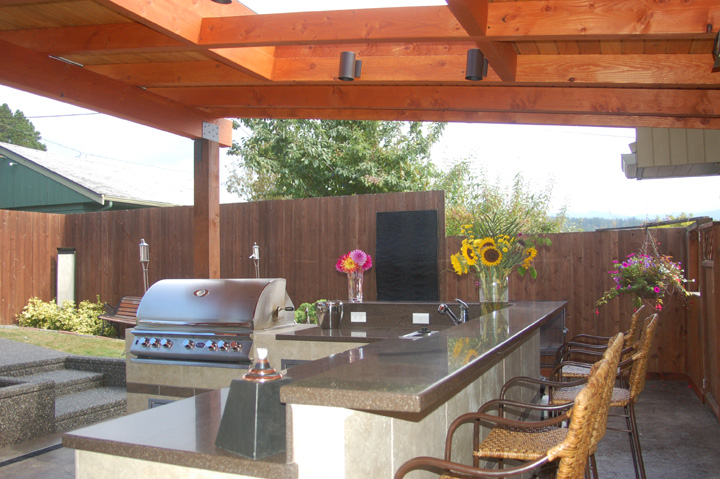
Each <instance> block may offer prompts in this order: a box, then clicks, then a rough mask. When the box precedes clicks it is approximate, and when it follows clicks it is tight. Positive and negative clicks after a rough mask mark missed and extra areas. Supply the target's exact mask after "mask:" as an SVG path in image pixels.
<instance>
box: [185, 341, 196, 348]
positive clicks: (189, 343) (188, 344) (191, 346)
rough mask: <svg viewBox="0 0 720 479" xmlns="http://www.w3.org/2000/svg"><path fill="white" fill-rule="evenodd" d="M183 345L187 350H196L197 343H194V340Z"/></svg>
mask: <svg viewBox="0 0 720 479" xmlns="http://www.w3.org/2000/svg"><path fill="white" fill-rule="evenodd" d="M182 345H183V348H185V349H195V341H193V340H192V339H186V340H185V341H183V343H182Z"/></svg>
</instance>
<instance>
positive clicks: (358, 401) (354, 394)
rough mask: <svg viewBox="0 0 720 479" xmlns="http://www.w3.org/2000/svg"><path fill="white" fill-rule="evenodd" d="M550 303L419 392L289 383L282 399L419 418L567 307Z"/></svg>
mask: <svg viewBox="0 0 720 479" xmlns="http://www.w3.org/2000/svg"><path fill="white" fill-rule="evenodd" d="M535 303H542V302H535ZM553 303H556V306H555V307H554V308H549V309H548V310H547V311H545V312H544V314H542V315H541V316H539V317H538V318H537V319H536V320H535V321H533V322H532V323H531V324H529V325H528V326H527V327H525V328H524V329H522V330H520V331H518V332H517V333H515V334H514V335H513V336H511V337H509V338H507V339H506V340H505V341H504V342H503V343H501V344H499V345H497V346H496V347H495V348H493V349H491V350H489V351H488V352H487V353H486V354H483V355H481V356H479V357H478V358H475V359H474V360H473V361H472V362H470V363H468V364H467V365H465V366H464V367H462V368H460V369H458V370H457V371H454V372H453V373H451V374H449V375H448V376H447V377H446V378H445V379H444V380H442V381H439V382H437V383H434V384H432V385H431V386H430V387H428V388H427V389H425V390H423V391H422V392H420V393H417V394H402V393H391V392H390V393H382V392H373V393H372V394H373V401H368V400H367V399H363V398H362V395H363V393H362V392H359V391H350V390H348V391H346V390H332V389H328V388H314V390H313V391H312V392H307V391H305V390H304V388H303V387H302V386H296V385H294V384H292V383H291V384H289V385H287V386H283V387H282V388H281V389H280V398H281V401H282V402H284V403H286V404H302V405H321V406H328V407H341V408H347V409H354V410H361V411H368V412H375V413H380V414H385V415H391V416H395V415H398V416H408V415H409V416H410V417H416V418H421V417H422V416H424V415H426V414H428V413H429V412H431V411H432V410H433V409H434V408H435V407H436V406H437V405H438V404H439V403H440V402H442V401H443V400H444V399H445V398H447V397H450V396H452V395H453V394H454V392H456V391H457V390H458V389H459V388H461V387H464V386H465V385H467V384H469V383H470V382H472V381H473V380H475V379H477V378H478V377H479V376H480V375H481V374H483V373H484V372H485V371H486V370H487V369H489V368H490V367H492V366H493V365H494V364H496V363H497V361H500V360H502V358H503V357H505V356H506V355H507V354H508V353H509V352H511V351H512V350H513V349H515V347H516V346H517V345H518V344H520V341H521V340H522V338H524V337H526V336H527V335H528V334H530V333H532V332H533V331H534V330H536V329H538V328H540V326H542V325H543V324H544V323H545V322H547V321H548V320H549V319H550V318H551V317H553V316H554V315H556V314H557V313H558V312H560V311H561V310H563V309H564V308H566V307H567V302H566V301H553ZM516 304H517V306H516V307H522V306H523V304H526V303H516ZM481 319H482V317H481V318H476V319H474V320H472V321H480V320H481ZM472 321H470V322H472ZM318 397H322V404H320V402H319V401H318V399H317V398H318ZM369 402H372V403H373V406H372V407H368V406H367V404H368V403H369Z"/></svg>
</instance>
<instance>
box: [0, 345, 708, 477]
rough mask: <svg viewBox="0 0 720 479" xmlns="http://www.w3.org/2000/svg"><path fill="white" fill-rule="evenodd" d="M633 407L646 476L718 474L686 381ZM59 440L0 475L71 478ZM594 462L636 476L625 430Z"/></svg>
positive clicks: (704, 415) (607, 473)
mask: <svg viewBox="0 0 720 479" xmlns="http://www.w3.org/2000/svg"><path fill="white" fill-rule="evenodd" d="M6 359H7V358H6ZM636 410H637V415H638V429H639V430H640V436H641V439H640V440H641V444H642V450H643V455H644V457H645V467H646V471H647V477H648V479H715V478H717V479H720V423H719V422H718V419H717V418H716V417H715V416H714V415H713V414H712V412H711V411H710V409H709V408H708V407H707V406H705V405H704V404H702V403H701V402H700V400H699V399H698V398H697V396H696V395H695V393H694V392H693V391H692V390H691V389H690V387H689V386H688V384H687V383H685V382H678V381H648V382H647V384H646V388H645V391H644V392H643V393H642V395H641V397H640V401H639V402H638V404H637V407H636ZM614 424H617V425H622V423H621V422H620V418H611V419H610V423H609V426H610V427H612V426H613V425H614ZM61 443H62V434H52V435H49V436H46V437H42V438H39V439H35V440H32V441H28V442H25V443H21V444H16V445H13V446H7V447H5V448H0V478H3V479H4V478H7V479H10V478H12V479H46V478H53V479H72V478H74V477H75V454H74V450H73V449H68V448H64V447H62V444H61ZM597 463H598V468H599V472H600V477H601V478H603V479H630V478H633V477H635V476H634V473H633V467H632V458H631V456H630V449H629V442H628V437H627V434H626V433H622V432H617V431H608V432H607V434H606V435H605V438H604V439H603V441H602V442H601V443H600V448H599V451H598V454H597Z"/></svg>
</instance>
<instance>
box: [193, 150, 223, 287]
mask: <svg viewBox="0 0 720 479" xmlns="http://www.w3.org/2000/svg"><path fill="white" fill-rule="evenodd" d="M219 172H220V151H219V145H218V143H216V142H214V141H209V140H202V139H198V140H195V162H194V183H195V203H194V205H193V223H194V224H193V276H194V277H195V278H219V277H220V173H219Z"/></svg>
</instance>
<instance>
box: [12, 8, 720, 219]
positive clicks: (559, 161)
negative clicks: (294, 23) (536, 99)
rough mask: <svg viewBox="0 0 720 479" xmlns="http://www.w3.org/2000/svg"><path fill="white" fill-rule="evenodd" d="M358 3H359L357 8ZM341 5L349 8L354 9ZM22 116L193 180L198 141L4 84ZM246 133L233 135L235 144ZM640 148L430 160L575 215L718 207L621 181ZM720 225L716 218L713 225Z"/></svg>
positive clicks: (527, 136)
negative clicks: (461, 167) (468, 164)
mask: <svg viewBox="0 0 720 479" xmlns="http://www.w3.org/2000/svg"><path fill="white" fill-rule="evenodd" d="M243 3H245V4H246V5H247V6H248V7H249V8H251V9H253V10H254V11H256V12H258V13H277V12H283V11H297V10H298V8H302V10H304V11H307V10H332V9H337V8H338V7H337V2H330V1H327V0H307V1H305V2H297V1H292V2H288V1H285V0H274V1H273V2H268V1H267V0H263V1H259V0H251V1H245V2H243ZM442 4H445V2H444V1H440V0H414V1H402V0H364V1H363V2H362V7H363V8H372V7H379V6H411V5H442ZM357 5H359V4H357ZM353 6H354V5H353V2H346V3H343V8H351V7H353ZM2 103H7V104H8V106H9V107H10V109H11V110H12V111H13V112H14V111H15V110H21V111H22V112H23V113H24V114H25V116H26V117H27V118H28V119H30V121H32V123H33V124H34V125H35V128H36V129H37V130H38V131H39V132H40V133H41V134H42V137H43V143H45V144H46V145H47V147H48V151H51V152H54V153H60V154H66V155H69V156H79V155H85V154H91V155H96V156H103V157H108V158H112V159H117V160H120V161H125V162H128V165H129V167H130V166H131V164H132V163H140V164H151V165H154V166H158V167H162V168H168V169H172V170H178V171H186V172H187V173H188V174H189V175H192V157H193V145H192V141H191V140H189V139H187V138H182V137H179V136H176V135H173V134H171V133H166V132H162V131H159V130H155V129H153V128H150V127H146V126H142V125H138V124H135V123H132V122H128V121H125V120H121V119H118V118H114V117H111V116H107V115H102V114H97V113H94V112H91V111H89V110H85V109H82V108H78V107H75V106H72V105H69V104H65V103H61V102H58V101H54V100H50V99H46V98H44V97H40V96H36V95H32V94H29V93H26V92H22V91H19V90H15V89H12V88H9V87H6V86H3V85H0V104H2ZM243 134H244V133H243V132H241V131H239V130H236V131H234V132H233V139H234V140H235V141H238V140H239V139H240V138H241V137H242V135H243ZM633 141H635V130H634V129H632V128H597V127H572V126H530V125H527V126H524V125H497V124H480V123H474V124H467V123H450V124H448V126H447V127H446V129H445V133H444V134H443V137H442V139H441V140H440V142H439V143H438V144H436V145H435V147H434V149H433V152H432V159H433V162H435V163H436V164H437V165H438V166H440V167H446V166H447V165H449V164H450V163H452V162H453V161H457V160H460V159H470V160H471V161H472V164H473V167H474V168H475V169H476V171H478V172H481V171H483V172H485V174H486V175H488V178H490V179H493V180H497V181H498V182H500V183H502V184H503V185H505V186H507V185H509V184H510V183H511V181H512V179H513V178H514V176H515V175H516V174H517V173H522V175H523V177H524V178H525V179H526V180H528V181H529V183H530V188H531V189H532V190H533V191H544V190H545V189H546V187H548V185H552V191H553V195H552V196H553V205H552V210H553V211H557V210H558V209H559V208H560V207H562V206H564V207H566V208H567V211H568V214H569V215H570V216H603V217H616V218H619V217H626V216H635V217H638V218H642V219H645V218H648V219H655V218H657V217H660V218H665V217H666V216H667V215H677V214H679V213H687V214H690V215H693V216H699V215H702V214H707V213H708V212H712V211H716V210H720V177H718V176H714V177H699V178H682V179H680V178H676V179H653V180H642V181H638V180H634V179H632V180H631V179H627V178H625V175H624V173H623V172H622V167H621V155H622V154H626V153H630V147H629V144H630V143H632V142H633ZM226 151H227V149H221V157H220V161H221V164H220V173H221V197H220V199H221V202H223V203H230V202H236V201H240V199H239V198H238V197H237V196H234V195H231V194H229V193H227V192H226V191H225V188H224V187H223V186H222V183H223V182H224V178H226V177H227V174H228V171H229V168H230V166H231V164H232V162H233V157H228V156H226V155H225V152H226ZM715 219H719V218H715Z"/></svg>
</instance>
